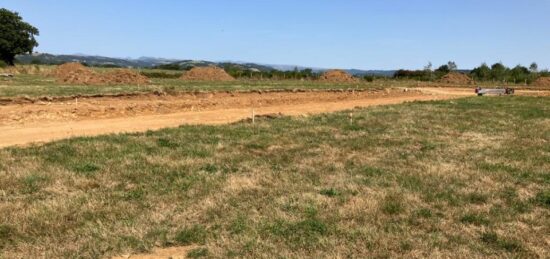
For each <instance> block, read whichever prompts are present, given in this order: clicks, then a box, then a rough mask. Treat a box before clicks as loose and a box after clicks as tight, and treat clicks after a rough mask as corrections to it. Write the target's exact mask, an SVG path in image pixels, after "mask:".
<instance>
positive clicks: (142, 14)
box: [0, 0, 550, 69]
mask: <svg viewBox="0 0 550 259" xmlns="http://www.w3.org/2000/svg"><path fill="white" fill-rule="evenodd" d="M0 7H3V8H7V9H10V10H13V11H17V12H19V13H20V15H21V16H23V18H24V19H25V20H27V21H28V22H30V23H31V24H33V25H35V26H36V27H37V28H39V30H40V33H41V34H40V37H39V38H38V40H39V43H40V46H39V47H38V49H37V50H38V51H40V52H48V53H54V54H74V53H84V54H93V55H103V56H112V57H141V56H150V57H165V58H177V59H203V60H213V61H222V60H234V61H250V62H258V63H267V64H288V65H303V66H310V67H326V68H359V69H398V68H408V69H415V68H422V67H423V66H424V65H426V64H427V63H428V62H429V61H431V62H432V63H434V65H440V64H442V63H446V62H447V61H449V60H454V61H455V62H456V63H457V64H458V66H459V68H472V67H474V66H477V65H479V64H480V63H481V62H487V63H494V62H498V61H502V62H503V63H504V64H506V65H508V66H515V65H517V64H519V63H521V64H523V65H529V64H530V63H531V62H533V61H536V62H538V64H539V67H542V68H545V67H550V0H521V1H520V0H448V1H444V0H399V1H398V0H379V1H369V0H181V1H176V0H155V1H151V0H93V1H92V0H88V1H86V0H0Z"/></svg>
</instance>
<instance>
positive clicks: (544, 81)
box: [533, 76, 550, 87]
mask: <svg viewBox="0 0 550 259" xmlns="http://www.w3.org/2000/svg"><path fill="white" fill-rule="evenodd" d="M533 85H535V86H544V87H549V86H550V77H547V76H546V77H539V78H538V79H537V80H535V82H534V83H533Z"/></svg>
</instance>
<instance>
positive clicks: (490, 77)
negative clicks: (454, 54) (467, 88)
mask: <svg viewBox="0 0 550 259" xmlns="http://www.w3.org/2000/svg"><path fill="white" fill-rule="evenodd" d="M471 75H472V77H473V78H475V79H476V80H479V81H498V82H514V83H521V82H525V83H531V82H533V81H535V80H536V79H537V78H538V77H539V76H550V72H548V70H543V71H538V65H537V63H532V64H531V66H529V68H527V67H524V66H521V65H517V66H515V67H514V68H508V67H506V66H504V65H503V64H502V63H495V64H493V65H492V66H491V67H489V66H488V65H487V64H485V63H483V64H481V66H479V67H477V68H475V69H474V70H472V72H471Z"/></svg>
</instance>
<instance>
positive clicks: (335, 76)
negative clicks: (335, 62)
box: [319, 70, 357, 83]
mask: <svg viewBox="0 0 550 259" xmlns="http://www.w3.org/2000/svg"><path fill="white" fill-rule="evenodd" d="M319 80H321V81H325V82H332V83H354V82H357V78H355V77H353V76H352V75H351V74H349V73H347V72H346V71H344V70H329V71H326V72H325V73H323V74H322V75H321V77H320V78H319Z"/></svg>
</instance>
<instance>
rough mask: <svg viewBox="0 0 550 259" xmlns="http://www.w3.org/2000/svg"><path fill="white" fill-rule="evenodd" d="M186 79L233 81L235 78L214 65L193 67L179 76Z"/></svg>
mask: <svg viewBox="0 0 550 259" xmlns="http://www.w3.org/2000/svg"><path fill="white" fill-rule="evenodd" d="M180 79H182V80H187V81H233V80H235V78H233V77H232V76H230V75H229V74H228V73H227V72H225V70H223V69H221V68H219V67H215V66H209V67H195V68H192V69H191V70H189V71H187V72H185V73H183V75H182V76H181V77H180Z"/></svg>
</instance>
